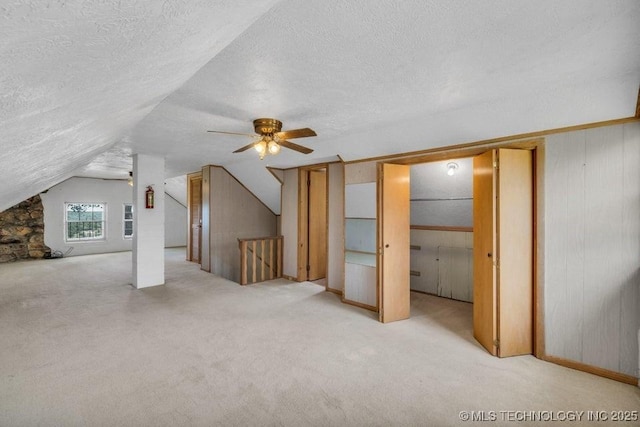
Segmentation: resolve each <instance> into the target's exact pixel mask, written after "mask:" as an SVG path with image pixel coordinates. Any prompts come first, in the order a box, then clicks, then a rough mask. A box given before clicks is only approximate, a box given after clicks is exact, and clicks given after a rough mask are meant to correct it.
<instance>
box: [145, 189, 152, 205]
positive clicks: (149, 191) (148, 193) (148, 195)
mask: <svg viewBox="0 0 640 427" xmlns="http://www.w3.org/2000/svg"><path fill="white" fill-rule="evenodd" d="M145 196H146V197H145V200H146V208H147V209H153V187H151V186H148V187H147V191H145Z"/></svg>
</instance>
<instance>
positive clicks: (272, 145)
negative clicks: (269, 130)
mask: <svg viewBox="0 0 640 427" xmlns="http://www.w3.org/2000/svg"><path fill="white" fill-rule="evenodd" d="M267 147H268V149H269V154H278V153H279V152H280V144H278V143H277V142H275V141H273V140H271V141H269V144H268V145H267Z"/></svg>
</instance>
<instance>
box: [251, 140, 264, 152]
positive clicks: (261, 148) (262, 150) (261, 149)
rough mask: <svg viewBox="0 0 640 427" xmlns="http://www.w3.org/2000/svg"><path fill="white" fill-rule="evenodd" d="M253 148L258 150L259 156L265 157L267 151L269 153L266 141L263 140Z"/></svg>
mask: <svg viewBox="0 0 640 427" xmlns="http://www.w3.org/2000/svg"><path fill="white" fill-rule="evenodd" d="M253 148H255V149H256V151H257V152H258V154H260V155H264V154H265V151H267V142H266V141H265V140H264V139H262V140H260V141H258V142H257V143H256V145H254V146H253Z"/></svg>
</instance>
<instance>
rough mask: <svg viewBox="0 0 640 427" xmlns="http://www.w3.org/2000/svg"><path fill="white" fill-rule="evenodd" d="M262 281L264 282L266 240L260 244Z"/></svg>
mask: <svg viewBox="0 0 640 427" xmlns="http://www.w3.org/2000/svg"><path fill="white" fill-rule="evenodd" d="M260 247H261V249H260V281H261V282H264V239H262V242H260Z"/></svg>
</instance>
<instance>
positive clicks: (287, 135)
mask: <svg viewBox="0 0 640 427" xmlns="http://www.w3.org/2000/svg"><path fill="white" fill-rule="evenodd" d="M273 136H276V137H278V138H280V139H293V138H306V137H308V136H316V133H315V131H314V130H313V129H309V128H302V129H293V130H283V131H282V132H277V133H275V134H274V135H273Z"/></svg>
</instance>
